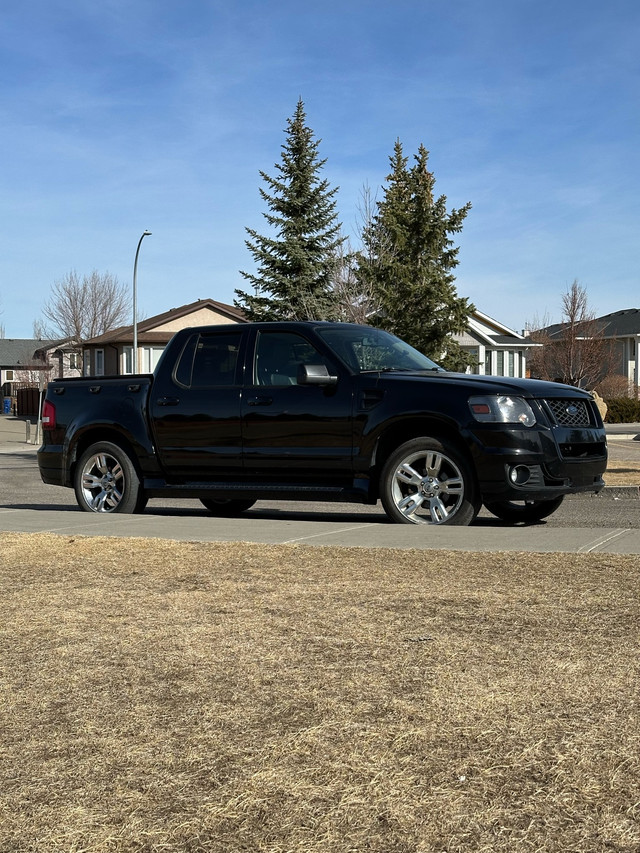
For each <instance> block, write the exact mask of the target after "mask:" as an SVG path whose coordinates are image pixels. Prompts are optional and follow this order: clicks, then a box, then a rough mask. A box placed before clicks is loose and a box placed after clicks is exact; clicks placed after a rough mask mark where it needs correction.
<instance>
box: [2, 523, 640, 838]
mask: <svg viewBox="0 0 640 853" xmlns="http://www.w3.org/2000/svg"><path fill="white" fill-rule="evenodd" d="M639 570H640V563H639V560H638V558H637V557H624V556H615V555H606V554H587V555H570V554H557V555H554V554H544V555H537V554H513V553H509V554H505V553H501V554H495V555H487V554H483V555H480V554H469V553H457V552H456V553H454V552H448V551H402V552H397V551H391V550H389V551H386V550H366V549H355V548H354V549H339V548H314V547H294V546H269V547H267V546H259V545H248V544H215V543H213V544H212V543H205V544H184V543H181V544H178V543H174V542H168V541H157V540H140V539H135V540H134V539H122V540H115V539H107V538H79V537H76V538H71V537H56V536H53V535H23V534H4V535H3V539H2V549H1V550H0V603H1V607H2V611H1V612H2V623H1V625H0V643H1V649H2V653H1V656H0V690H1V698H2V701H1V703H0V729H1V731H0V850H1V851H2V853H18V851H19V853H26V851H32V852H33V853H80V852H81V851H82V853H133V851H135V853H142V852H143V851H144V853H161V851H162V853H167V851H169V853H223V851H224V853H236V851H247V853H258V851H268V853H327V852H328V851H335V853H356V851H357V853H361V852H362V853H365V851H366V853H458V851H465V853H467V852H468V853H483V852H484V851H487V853H488V851H491V853H496V851H498V853H501V851H504V853H507V851H509V853H513V852H514V851H527V853H528V851H531V852H532V853H533V851H537V853H539V851H557V853H582V851H592V853H603V851H617V853H621V851H625V853H637V851H638V850H639V849H640V772H639V770H638V761H639V758H640V672H639V670H640V663H639V655H638V639H639V630H638V629H639V626H640V619H639V613H640V606H639V600H640V599H639V593H640V571H639Z"/></svg>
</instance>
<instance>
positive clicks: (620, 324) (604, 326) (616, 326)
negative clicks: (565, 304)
mask: <svg viewBox="0 0 640 853" xmlns="http://www.w3.org/2000/svg"><path fill="white" fill-rule="evenodd" d="M588 323H593V324H595V325H596V327H597V329H598V331H599V332H600V334H602V335H603V336H604V337H605V338H628V337H634V336H635V335H640V308H623V309H622V310H621V311H614V312H613V313H611V314H603V315H602V317H596V318H595V319H593V320H589V321H588ZM566 327H567V324H566V323H554V324H553V325H551V326H546V327H545V328H544V329H541V331H543V332H546V333H547V334H548V335H549V336H550V337H552V338H553V337H557V336H560V335H562V333H563V332H564V330H565V329H566Z"/></svg>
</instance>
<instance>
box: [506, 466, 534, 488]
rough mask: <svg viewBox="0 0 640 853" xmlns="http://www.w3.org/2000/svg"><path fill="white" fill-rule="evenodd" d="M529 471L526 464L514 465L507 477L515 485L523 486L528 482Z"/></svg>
mask: <svg viewBox="0 0 640 853" xmlns="http://www.w3.org/2000/svg"><path fill="white" fill-rule="evenodd" d="M530 477H531V471H530V470H529V469H528V468H527V466H526V465H514V467H513V468H512V469H511V470H510V471H509V479H510V480H511V482H512V483H513V484H514V485H515V486H524V485H525V483H528V482H529V478H530Z"/></svg>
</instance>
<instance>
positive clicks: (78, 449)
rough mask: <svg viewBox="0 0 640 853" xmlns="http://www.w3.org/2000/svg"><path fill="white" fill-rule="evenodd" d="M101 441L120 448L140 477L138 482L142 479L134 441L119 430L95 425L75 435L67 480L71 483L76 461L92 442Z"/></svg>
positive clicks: (73, 478) (73, 479)
mask: <svg viewBox="0 0 640 853" xmlns="http://www.w3.org/2000/svg"><path fill="white" fill-rule="evenodd" d="M103 441H108V442H110V443H111V444H115V445H116V446H117V447H119V448H120V449H121V450H123V451H124V452H125V453H126V454H127V456H128V457H129V459H130V460H131V463H132V465H133V467H134V468H135V470H136V473H137V474H138V477H139V478H140V482H142V479H143V476H144V475H143V472H142V468H141V466H140V461H139V459H138V454H137V453H136V449H135V445H134V442H133V441H131V440H130V439H129V438H128V437H127V436H126V435H124V433H122V432H119V431H118V430H117V429H112V428H109V427H104V426H100V427H96V428H94V429H88V430H86V431H85V432H83V433H82V434H81V435H79V436H77V439H76V441H75V442H74V444H73V448H72V449H71V452H70V454H69V460H70V464H69V475H68V476H69V482H70V483H71V484H72V483H74V481H75V473H76V467H77V465H78V461H79V460H80V459H81V457H82V455H83V453H84V452H85V451H86V450H87V449H88V448H89V447H91V445H92V444H98V443H100V442H103Z"/></svg>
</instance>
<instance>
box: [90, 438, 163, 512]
mask: <svg viewBox="0 0 640 853" xmlns="http://www.w3.org/2000/svg"><path fill="white" fill-rule="evenodd" d="M74 489H75V493H76V500H77V501H78V506H79V507H80V509H81V510H83V511H84V512H105V513H114V512H122V513H134V512H142V510H143V509H144V508H145V506H146V504H147V497H146V495H145V493H144V491H143V490H142V487H141V483H140V478H139V476H138V472H137V471H136V469H135V466H134V464H133V462H132V460H131V458H130V457H129V455H128V454H127V453H126V451H124V450H123V449H122V448H121V447H119V446H118V445H117V444H112V443H111V442H110V441H99V442H97V443H96V444H92V445H91V447H89V448H87V450H85V452H84V453H83V454H82V456H81V457H80V461H79V462H78V464H77V465H76V469H75V475H74Z"/></svg>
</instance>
